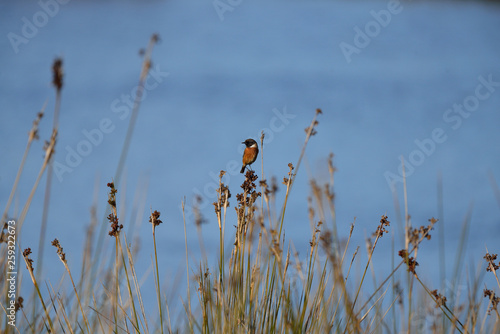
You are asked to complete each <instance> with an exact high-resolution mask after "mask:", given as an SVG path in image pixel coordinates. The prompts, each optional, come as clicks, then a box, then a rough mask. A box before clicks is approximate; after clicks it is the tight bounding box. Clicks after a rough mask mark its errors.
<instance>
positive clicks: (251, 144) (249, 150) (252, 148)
mask: <svg viewBox="0 0 500 334" xmlns="http://www.w3.org/2000/svg"><path fill="white" fill-rule="evenodd" d="M242 144H245V146H246V147H245V151H243V167H241V170H240V173H241V174H243V173H244V172H245V168H246V167H247V166H249V165H251V164H253V163H254V162H255V160H256V159H257V155H258V154H259V147H258V146H257V142H256V141H255V140H253V139H252V138H249V139H247V140H245V141H244V142H242Z"/></svg>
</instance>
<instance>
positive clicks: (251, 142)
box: [242, 138, 257, 147]
mask: <svg viewBox="0 0 500 334" xmlns="http://www.w3.org/2000/svg"><path fill="white" fill-rule="evenodd" d="M242 144H245V146H246V147H252V146H254V145H255V147H257V142H256V141H255V140H253V139H252V138H248V139H247V140H245V141H244V142H242Z"/></svg>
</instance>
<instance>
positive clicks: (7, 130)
mask: <svg viewBox="0 0 500 334" xmlns="http://www.w3.org/2000/svg"><path fill="white" fill-rule="evenodd" d="M499 15H500V6H499V5H498V3H497V2H491V1H442V2H441V1H411V2H396V1H333V0H332V1H326V0H318V1H299V0H295V1H284V0H277V1H271V2H269V1H261V0H257V1H256V0H253V1H248V0H240V1H236V0H234V1H228V0H215V1H195V0H192V1H178V0H171V1H126V2H118V1H106V2H100V1H79V0H73V1H60V2H57V1H55V0H54V1H50V0H47V1H43V0H42V1H40V2H31V1H16V2H2V3H1V4H0V35H1V36H2V38H1V39H0V40H1V42H0V43H1V50H2V51H1V53H0V64H1V65H0V92H1V94H0V115H1V121H0V156H1V158H2V164H1V165H0V204H1V205H2V210H3V208H4V206H5V203H6V201H7V198H8V196H9V194H10V190H11V188H12V185H13V182H14V178H15V175H16V172H17V168H18V166H19V163H20V161H21V158H22V155H23V153H24V149H25V146H26V142H27V133H28V131H29V129H30V128H31V125H32V121H33V120H34V119H35V116H36V113H37V112H38V111H39V110H40V109H41V108H42V106H43V105H44V103H45V102H46V101H47V103H48V104H47V108H46V111H45V116H44V118H43V119H42V121H41V123H40V131H39V134H40V138H41V139H40V140H39V141H37V142H35V143H34V144H33V147H32V149H31V152H30V155H29V156H28V160H27V164H26V167H25V170H24V173H23V176H22V178H21V181H20V185H19V189H18V192H17V194H16V196H15V198H14V204H13V206H12V207H11V210H10V211H9V216H10V217H17V216H18V214H19V211H20V210H21V209H22V207H23V206H24V203H25V201H26V199H27V197H28V195H29V191H30V190H31V187H32V186H33V183H34V181H35V178H36V175H37V174H38V172H39V169H40V166H41V164H42V161H43V150H42V147H43V142H44V140H48V139H49V137H50V134H51V131H52V118H53V110H54V104H55V90H54V88H53V87H52V85H51V80H52V74H51V65H52V62H53V61H54V59H55V58H56V57H62V58H63V61H64V73H65V76H64V87H63V90H62V102H61V113H60V120H59V136H58V141H57V145H56V153H55V157H54V163H55V164H56V165H57V166H59V167H61V170H59V171H55V173H54V178H53V184H52V196H51V201H50V210H49V216H48V217H49V218H48V225H47V231H46V235H47V239H46V243H47V246H46V248H47V249H46V251H45V257H44V259H45V260H44V261H45V263H46V264H48V265H44V271H43V277H44V278H47V279H49V280H52V281H53V282H57V279H58V278H60V277H61V274H62V272H63V271H64V268H63V267H62V266H61V265H60V263H59V260H58V258H57V257H56V254H55V249H53V248H52V247H50V246H49V243H50V241H51V240H53V239H54V238H58V239H59V240H60V242H61V245H62V246H63V247H64V250H65V252H66V254H67V258H68V261H69V264H70V267H71V264H72V262H73V263H74V262H77V263H75V265H74V268H75V270H77V271H78V268H79V266H80V264H79V263H78V261H80V259H81V256H82V254H81V253H82V249H83V246H84V238H85V235H86V231H87V228H88V226H89V222H90V219H91V216H90V208H91V207H92V206H93V205H94V206H95V207H96V209H97V219H98V220H99V222H101V221H102V217H104V215H105V212H106V209H107V192H108V189H107V188H106V183H107V182H110V181H111V180H112V178H113V177H114V176H115V172H116V169H117V165H118V159H119V156H120V152H121V149H122V145H123V141H124V138H125V134H126V131H127V127H128V124H129V121H130V112H131V105H130V101H131V100H133V97H134V96H135V94H136V91H137V84H138V79H139V75H140V71H141V63H142V56H141V55H140V50H141V49H142V48H144V47H146V46H147V44H148V41H149V39H150V36H151V35H152V34H153V33H157V34H159V36H160V42H159V44H157V45H156V46H155V48H154V50H153V56H152V59H153V66H152V70H151V73H150V76H149V77H148V80H147V86H146V92H145V94H144V95H143V99H142V104H141V107H140V112H139V116H138V119H137V123H136V126H135V129H134V133H133V137H132V142H131V146H130V150H129V153H128V158H127V161H126V164H125V169H124V174H123V177H122V178H121V182H120V184H119V186H118V210H119V217H120V220H121V222H122V223H123V224H124V225H125V231H127V232H129V233H131V235H130V236H129V242H131V240H132V235H133V236H136V237H138V239H137V240H140V241H137V240H136V241H133V242H134V245H136V246H137V245H140V250H139V259H140V260H136V263H137V267H138V268H137V270H138V272H142V273H144V274H147V273H148V272H149V271H148V270H150V266H151V264H150V263H151V254H152V250H153V248H152V242H151V240H152V239H151V232H150V231H151V230H150V229H151V226H150V224H149V223H148V217H149V213H150V210H153V211H154V210H158V211H160V212H161V217H160V218H161V219H162V220H163V222H164V224H162V225H161V226H160V227H159V228H158V229H157V240H158V241H159V244H158V247H159V251H160V253H161V254H164V255H163V256H160V261H161V263H160V268H161V269H162V272H163V274H162V275H163V276H162V278H163V279H165V282H164V284H165V286H166V289H167V290H169V291H171V290H172V289H173V287H174V284H176V283H174V281H176V280H180V281H182V282H183V281H184V279H182V276H183V275H185V265H186V264H185V255H184V231H183V229H184V227H183V214H182V210H181V203H182V201H185V203H186V212H185V215H186V224H187V239H188V245H189V247H190V261H198V260H199V259H200V257H199V252H200V249H199V243H198V236H197V233H196V227H195V224H194V215H193V212H192V206H193V203H194V202H195V198H196V197H197V196H200V197H201V199H202V201H201V204H200V207H201V212H202V214H203V216H204V218H205V220H206V224H205V225H203V227H202V228H203V234H204V237H205V240H204V242H205V247H206V249H207V253H208V255H209V265H214V264H215V263H216V260H215V256H216V252H217V246H216V245H217V241H218V239H217V238H218V225H217V221H216V217H215V215H214V213H213V206H212V202H214V201H215V199H216V196H215V192H214V189H215V186H216V184H217V182H218V175H219V172H220V170H226V171H228V173H227V174H226V176H225V177H224V182H225V183H226V184H227V185H228V186H229V189H230V191H231V193H232V195H233V196H232V198H231V199H230V203H231V206H232V207H234V205H236V198H235V196H236V194H237V193H238V192H239V191H240V190H241V189H240V188H239V186H240V185H241V183H242V182H243V180H244V178H243V176H242V175H241V174H239V168H240V166H241V165H240V162H241V153H242V150H243V145H242V144H241V142H242V141H243V140H245V139H247V138H254V139H256V140H258V137H259V136H260V133H261V131H264V133H265V135H266V138H265V143H264V148H263V154H264V172H265V175H266V178H267V179H268V180H269V179H270V178H271V177H272V176H275V177H276V178H277V180H278V183H280V182H281V180H282V178H283V177H284V176H285V175H286V173H287V172H288V167H287V164H288V163H290V162H292V163H294V164H295V163H296V162H297V159H298V157H299V154H300V150H301V147H302V144H303V142H304V138H305V132H304V129H305V128H306V127H307V126H309V124H310V122H311V120H312V118H313V116H314V112H315V109H316V108H321V109H322V110H323V114H321V115H319V117H318V121H319V125H318V126H317V131H318V133H317V135H316V136H314V137H312V138H311V140H310V142H309V145H308V147H307V151H306V157H305V161H304V163H303V165H302V166H301V168H300V170H299V174H298V176H297V179H296V184H295V185H294V188H293V191H292V193H291V197H290V199H289V206H288V210H287V213H286V219H285V230H286V238H287V240H291V241H293V245H294V246H295V247H296V249H297V250H298V251H299V256H300V258H301V259H302V260H305V257H306V256H307V249H308V247H309V241H310V238H311V232H310V224H309V218H308V209H307V197H308V196H310V187H309V182H310V180H311V179H312V178H315V179H316V180H317V181H318V182H319V183H324V182H328V180H329V175H328V165H327V158H328V155H329V154H330V152H332V153H334V155H335V156H334V164H335V166H336V168H337V172H336V174H335V187H334V191H335V194H336V199H335V203H336V214H337V225H338V230H339V235H340V237H341V238H342V239H345V238H346V237H347V235H348V232H349V226H350V224H351V223H352V222H353V221H354V219H355V220H356V225H355V233H354V236H353V240H352V241H351V243H352V247H351V252H352V251H353V250H354V249H355V247H356V246H361V250H363V251H361V253H363V254H364V255H360V256H362V257H363V256H364V257H366V251H365V247H364V240H365V237H367V236H369V235H370V234H371V233H372V232H373V231H374V230H375V229H376V226H377V224H378V223H379V220H380V217H381V216H382V215H387V216H388V219H389V221H391V222H392V223H393V224H391V234H394V235H395V237H396V245H395V247H396V249H400V247H402V245H403V243H402V239H401V238H400V236H401V227H400V226H401V225H398V224H397V223H396V222H397V221H398V219H399V220H401V219H402V218H404V216H403V215H404V210H403V209H402V211H401V212H400V211H399V210H398V209H397V205H396V204H395V203H399V205H400V206H401V207H402V205H403V183H402V182H401V180H402V168H401V157H403V158H404V161H405V162H404V164H405V166H406V177H407V195H408V212H409V214H410V215H411V221H412V224H413V225H414V226H420V225H427V224H428V219H430V218H431V217H435V218H437V219H439V220H440V222H439V223H438V225H437V227H436V231H434V234H433V237H432V239H431V240H430V241H428V242H426V243H425V244H424V245H423V248H422V250H421V252H419V258H420V259H421V260H419V262H420V264H421V265H420V267H419V270H420V272H421V275H422V276H423V277H424V278H425V279H426V280H428V282H430V284H431V285H435V286H436V287H438V286H439V285H445V283H446V282H445V281H443V280H448V279H449V277H450V276H451V275H452V273H453V265H454V263H455V261H456V256H457V254H458V255H459V256H460V260H461V261H463V262H464V263H466V264H467V265H466V266H464V267H463V270H464V271H466V270H470V271H472V272H476V269H477V268H476V267H477V266H483V267H484V260H483V259H482V256H483V255H484V253H485V252H486V247H488V249H489V251H490V253H498V252H499V251H500V249H499V243H498V240H499V236H500V206H499V204H500V197H499V195H498V194H499V192H498V182H500V168H499V167H500V155H499V153H500V145H499V144H500V131H498V126H499V124H500V109H499V108H500V35H499V34H498V31H500V20H499ZM103 122H104V124H106V125H105V126H104V128H105V130H106V131H105V132H103V130H102V128H101V126H102V123H103ZM99 133H100V135H99ZM90 134H93V135H94V137H92V138H94V142H93V143H92V142H91V141H90V140H89V138H88V136H91V135H90ZM89 143H90V144H89ZM79 152H80V153H79ZM81 152H83V154H82V153H81ZM75 155H77V156H78V157H76V156H75ZM235 166H236V167H235ZM253 168H254V170H256V172H257V174H258V175H259V176H261V173H262V171H261V161H260V157H259V160H257V162H256V163H255V164H254V166H253ZM259 180H260V179H259ZM495 180H496V181H495ZM45 182H46V181H45V177H44V178H43V179H42V182H41V183H40V186H39V188H38V190H37V192H36V194H35V197H34V199H33V204H32V205H31V208H30V211H29V214H28V216H27V218H26V221H25V223H24V226H23V229H22V232H21V233H22V234H21V247H23V248H26V247H31V248H32V249H33V250H36V249H37V247H38V242H39V237H40V232H41V231H40V225H41V216H42V210H43V197H44V189H45ZM440 184H441V185H442V195H443V196H442V198H443V202H442V212H441V210H440V205H439V203H440V200H439V196H438V193H439V191H438V189H439V187H440ZM283 197H284V188H283V186H281V187H280V191H279V192H278V201H277V203H278V205H279V206H280V205H281V203H282V199H283ZM232 207H231V208H230V209H229V211H228V212H229V213H228V216H227V225H226V234H227V237H226V241H227V242H228V243H230V242H231V240H230V239H232V233H233V232H234V228H233V225H234V222H235V212H234V209H233V208H232ZM317 219H318V218H317V217H316V220H317ZM464 221H465V222H468V225H466V226H468V230H466V231H467V232H466V239H465V241H466V243H465V248H464V250H465V251H464V253H457V252H458V251H457V247H458V246H459V243H460V237H461V232H462V226H463V224H464ZM133 222H135V223H136V225H135V228H134V229H133V230H130V228H129V226H133V225H132V223H133ZM104 224H107V223H104ZM327 224H328V226H331V222H327ZM104 229H105V230H107V229H108V227H107V226H105V227H104ZM439 235H441V237H438V236H439ZM389 238H390V237H389ZM389 238H383V239H382V240H381V241H380V242H379V246H377V247H379V248H380V249H378V250H377V251H376V252H375V255H374V258H373V261H374V262H376V263H379V264H380V266H382V267H384V266H387V268H388V267H389V266H390V261H388V259H390V258H392V257H393V256H394V252H392V251H391V242H390V239H389ZM109 239H110V238H109V237H107V236H106V238H105V239H103V240H104V242H105V243H106V244H105V245H104V247H105V248H104V249H106V250H108V251H111V250H112V247H113V244H112V242H110V240H109ZM440 247H444V248H443V249H444V250H445V253H444V254H445V259H446V268H445V270H438V267H440V266H441V267H442V264H443V263H442V262H439V261H438V258H437V256H436V254H438V252H439V249H440ZM351 254H352V253H351ZM426 258H427V259H428V260H424V259H426ZM34 259H36V254H34ZM193 263H195V262H193ZM50 264H53V266H52V265H50ZM35 267H36V262H35ZM148 268H149V269H148ZM23 269H24V266H23ZM440 271H444V272H445V274H444V277H443V274H441V275H438V272H440ZM387 273H388V272H386V273H385V274H384V273H380V278H381V279H383V278H384V277H385V276H386V275H387ZM139 276H141V275H140V274H139ZM179 277H181V278H179ZM146 282H149V283H151V284H153V279H152V277H151V275H150V274H149V276H147V278H146ZM149 283H148V284H149ZM23 284H24V283H23ZM181 285H182V284H181ZM30 289H31V288H30ZM147 290H150V291H144V293H145V294H148V293H151V296H154V289H147ZM30 291H31V290H30ZM184 291H185V290H184V289H180V290H179V291H177V292H175V293H171V295H170V296H171V298H173V300H175V301H178V300H179V296H181V297H183V298H184V296H185V292H184ZM464 293H465V291H464ZM152 298H154V297H152Z"/></svg>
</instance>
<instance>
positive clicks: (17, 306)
mask: <svg viewBox="0 0 500 334" xmlns="http://www.w3.org/2000/svg"><path fill="white" fill-rule="evenodd" d="M23 302H24V298H23V297H21V296H19V297H17V300H16V303H15V304H14V312H16V313H17V311H19V309H22V308H23Z"/></svg>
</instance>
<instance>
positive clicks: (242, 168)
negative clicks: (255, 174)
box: [240, 165, 246, 174]
mask: <svg viewBox="0 0 500 334" xmlns="http://www.w3.org/2000/svg"><path fill="white" fill-rule="evenodd" d="M245 167H246V166H245V165H243V167H241V170H240V173H241V174H243V173H245Z"/></svg>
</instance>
